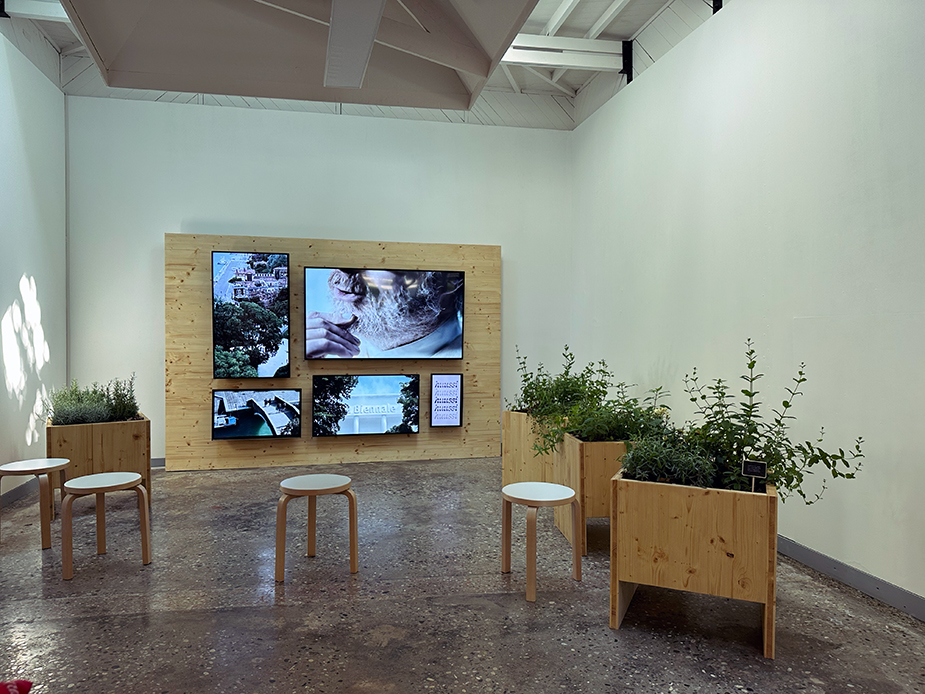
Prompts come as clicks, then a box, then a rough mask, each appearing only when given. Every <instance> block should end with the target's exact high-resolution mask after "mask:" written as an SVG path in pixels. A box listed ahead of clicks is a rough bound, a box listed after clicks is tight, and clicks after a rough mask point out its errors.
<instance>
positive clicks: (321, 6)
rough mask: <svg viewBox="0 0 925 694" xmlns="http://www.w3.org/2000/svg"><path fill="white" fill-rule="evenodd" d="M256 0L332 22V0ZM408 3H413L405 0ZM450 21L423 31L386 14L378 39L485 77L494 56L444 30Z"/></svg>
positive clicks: (439, 63)
mask: <svg viewBox="0 0 925 694" xmlns="http://www.w3.org/2000/svg"><path fill="white" fill-rule="evenodd" d="M254 2H257V3H259V4H261V5H266V6H267V7H272V8H273V9H276V10H280V11H282V12H287V13H289V14H292V15H295V16H296V17H301V18H302V19H307V20H309V21H311V22H315V23H317V24H323V25H325V26H330V25H331V0H254ZM405 4H410V3H408V2H407V0H406V3H405ZM406 9H407V8H406ZM434 15H439V11H438V10H436V8H435V9H434V11H433V13H432V14H431V15H429V17H430V18H432V17H433V16H434ZM415 18H416V19H417V18H418V16H417V15H415ZM448 22H449V20H446V21H445V22H444V23H443V24H439V22H437V21H435V22H434V24H435V25H438V24H439V28H438V26H434V28H431V27H428V26H427V25H426V24H425V25H424V26H425V27H426V29H427V30H426V31H422V30H421V29H420V27H417V26H409V25H408V24H404V23H402V22H396V21H395V20H394V19H389V18H388V17H383V18H382V19H381V20H380V22H379V33H378V34H377V35H376V43H379V44H382V45H383V46H388V47H389V48H394V49H395V50H397V51H401V52H403V53H409V54H411V55H414V56H417V57H418V58H422V59H423V60H427V61H429V62H432V63H436V64H438V65H443V66H444V67H448V68H450V69H452V70H458V71H460V72H466V73H469V74H471V75H476V76H477V77H481V78H483V79H486V78H487V77H488V74H489V71H490V69H491V60H490V59H489V57H488V56H487V55H485V53H484V52H483V51H482V50H481V49H480V48H477V47H475V46H474V45H472V43H471V42H469V41H468V39H466V38H465V36H464V35H463V34H462V33H461V32H452V33H451V34H448V33H446V32H445V31H441V29H444V28H447V23H448Z"/></svg>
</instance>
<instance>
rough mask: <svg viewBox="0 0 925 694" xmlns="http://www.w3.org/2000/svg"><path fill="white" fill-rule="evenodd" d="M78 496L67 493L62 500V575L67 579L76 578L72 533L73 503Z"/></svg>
mask: <svg viewBox="0 0 925 694" xmlns="http://www.w3.org/2000/svg"><path fill="white" fill-rule="evenodd" d="M76 498H77V497H76V496H74V495H73V494H67V495H65V497H64V501H62V502H61V575H62V576H63V577H64V580H65V581H69V580H71V579H72V578H74V542H73V536H72V534H71V505H72V504H73V503H74V499H76Z"/></svg>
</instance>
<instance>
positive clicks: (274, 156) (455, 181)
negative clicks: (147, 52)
mask: <svg viewBox="0 0 925 694" xmlns="http://www.w3.org/2000/svg"><path fill="white" fill-rule="evenodd" d="M68 134H69V150H68V152H69V169H68V171H69V215H70V217H69V219H70V226H69V229H70V232H69V233H70V251H69V270H70V273H71V285H70V287H71V291H70V296H69V298H70V306H69V310H70V325H71V329H70V359H71V361H70V364H71V369H72V374H73V376H74V377H75V378H77V379H78V380H79V381H81V382H82V383H89V382H92V381H94V380H97V381H101V382H102V381H108V380H110V379H111V378H114V377H126V376H128V375H129V374H131V373H132V372H134V373H136V379H137V384H136V392H137V395H138V399H139V404H140V405H141V408H142V411H144V412H145V413H146V414H147V415H148V416H149V417H150V418H151V420H152V439H153V440H152V455H153V456H154V457H163V455H164V424H163V422H164V234H165V233H206V234H243V235H252V236H282V237H303V238H322V239H361V240H375V241H406V242H415V241H419V242H421V243H429V242H441V243H460V244H499V245H500V246H501V248H502V265H503V289H502V295H503V304H502V321H503V342H504V343H503V350H504V354H505V355H513V351H514V344H515V343H518V342H519V343H522V344H531V345H535V344H544V343H546V342H547V341H548V336H549V334H550V332H555V333H556V335H557V336H558V335H562V334H563V331H564V322H563V321H564V320H565V318H564V317H565V316H567V315H568V310H569V306H570V304H571V296H570V293H569V292H567V291H563V287H562V286H561V284H560V283H558V282H555V281H550V280H551V279H555V278H556V277H557V276H560V275H561V274H562V271H563V269H567V268H568V267H569V266H570V264H571V261H570V258H571V248H572V238H571V236H570V235H563V234H561V233H560V232H561V230H562V229H563V228H567V227H568V226H569V225H570V222H569V216H570V210H571V208H570V205H569V201H570V193H569V180H570V177H569V172H568V170H567V166H566V163H567V159H568V158H567V155H566V142H567V140H566V138H567V134H566V133H561V132H549V131H540V130H527V129H522V128H518V129H515V128H486V127H480V126H465V125H452V124H441V123H429V122H420V121H417V122H415V121H402V120H386V119H378V118H359V117H350V116H334V115H324V114H305V113H287V112H280V111H255V110H246V109H232V108H219V107H203V106H196V105H181V104H159V103H147V102H140V101H122V100H106V99H91V98H69V99H68ZM344 261H345V263H349V261H350V259H349V258H345V259H344ZM549 317H556V318H558V320H557V321H556V323H555V324H554V325H550V323H549V322H547V320H544V319H541V318H549ZM199 329H200V330H202V331H203V332H204V333H205V334H209V332H210V331H211V325H208V324H207V325H202V326H199ZM556 339H557V340H558V339H559V338H558V337H557V338H556ZM552 353H553V354H555V348H553V352H552ZM511 361H512V357H511ZM513 377H514V373H513V369H508V370H506V372H505V379H506V380H505V386H504V388H505V392H510V389H511V387H512V385H511V384H512V383H513V381H512V379H513ZM207 414H208V413H204V416H206V415H207Z"/></svg>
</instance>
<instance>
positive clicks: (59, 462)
mask: <svg viewBox="0 0 925 694" xmlns="http://www.w3.org/2000/svg"><path fill="white" fill-rule="evenodd" d="M70 463H71V461H70V460H68V459H67V458H33V459H32V460H20V461H19V462H16V463H7V464H6V465H0V478H3V476H4V475H35V476H36V477H37V478H38V480H39V506H40V508H41V512H40V518H41V526H42V549H48V548H49V547H51V519H52V518H54V516H55V497H54V495H53V494H52V492H51V482H50V481H49V479H48V475H49V474H50V473H52V472H58V473H60V475H61V487H62V489H63V487H64V480H65V478H66V473H65V469H66V468H67V466H68V465H70ZM61 496H62V499H63V497H64V492H63V491H62V492H61Z"/></svg>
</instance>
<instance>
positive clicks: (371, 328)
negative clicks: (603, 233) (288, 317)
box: [305, 267, 465, 359]
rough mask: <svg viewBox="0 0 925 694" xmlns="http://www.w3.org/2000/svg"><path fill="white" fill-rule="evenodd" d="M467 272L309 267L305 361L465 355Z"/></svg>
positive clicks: (306, 295) (306, 291) (307, 271)
mask: <svg viewBox="0 0 925 694" xmlns="http://www.w3.org/2000/svg"><path fill="white" fill-rule="evenodd" d="M464 296H465V273H463V272H457V271H426V270H378V269H376V270H371V269H365V270H364V269H345V268H342V269H336V268H317V267H307V268H305V358H306V359H322V358H341V359H362V358H367V359H462V346H463V314H464V311H463V299H464Z"/></svg>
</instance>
